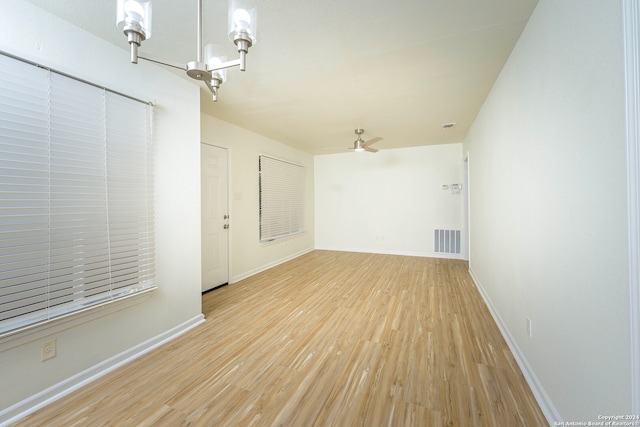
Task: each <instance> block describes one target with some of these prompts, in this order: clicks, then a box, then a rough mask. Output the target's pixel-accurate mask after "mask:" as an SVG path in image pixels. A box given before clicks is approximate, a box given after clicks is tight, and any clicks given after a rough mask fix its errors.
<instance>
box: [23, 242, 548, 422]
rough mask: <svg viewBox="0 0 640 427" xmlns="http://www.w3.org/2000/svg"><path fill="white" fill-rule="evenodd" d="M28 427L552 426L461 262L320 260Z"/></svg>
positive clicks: (219, 308)
mask: <svg viewBox="0 0 640 427" xmlns="http://www.w3.org/2000/svg"><path fill="white" fill-rule="evenodd" d="M203 310H204V313H205V315H206V318H207V322H205V324H203V325H201V326H198V327H197V328H195V329H193V330H191V331H189V332H187V333H186V334H184V335H182V336H181V337H179V338H178V339H176V340H173V341H171V342H170V343H168V344H166V345H164V346H163V347H160V348H158V349H156V350H154V351H153V352H151V353H149V354H148V355H145V356H143V357H142V358H140V359H137V360H136V361H134V362H132V363H130V364H128V365H126V366H124V367H122V368H120V369H118V370H116V371H114V372H112V373H110V374H108V375H106V376H104V377H102V378H101V379H99V380H97V381H95V382H93V383H91V384H89V385H87V386H86V387H84V388H83V389H81V390H78V391H77V392H75V393H73V394H71V395H69V396H67V397H65V398H63V399H61V400H59V401H57V402H55V403H53V404H51V405H50V406H48V407H46V408H44V409H42V410H40V411H39V412H36V413H34V414H32V415H31V416H29V417H28V418H26V419H24V420H22V421H21V422H20V423H18V424H17V425H19V426H45V425H46V426H59V425H60V426H101V425H113V426H115V425H117V426H139V425H148V426H151V425H153V426H182V425H193V426H201V425H202V426H275V425H279V426H280V425H281V426H293V427H298V426H340V427H343V426H367V427H369V426H434V427H437V426H474V427H475V426H500V427H502V426H509V427H511V426H527V427H531V426H545V425H548V424H547V423H546V421H545V419H544V417H543V415H542V413H541V411H540V409H539V407H538V405H537V404H536V402H535V399H534V398H533V395H532V393H531V391H530V389H529V387H528V386H527V384H526V382H525V380H524V378H523V376H522V373H521V372H520V370H519V369H518V366H517V364H516V362H515V361H514V359H513V356H512V355H511V353H510V351H509V349H508V347H507V345H506V343H505V342H504V340H503V338H502V336H501V335H500V333H499V331H498V328H497V327H496V325H495V323H494V322H493V319H492V318H491V315H490V314H489V312H488V310H487V308H486V306H485V305H484V302H483V301H482V298H481V297H480V295H479V294H478V292H477V290H476V289H475V287H474V285H473V283H472V281H471V278H470V277H469V275H468V273H467V265H466V263H465V262H463V261H455V260H442V259H431V258H417V257H403V256H392V255H376V254H361V253H344V252H329V251H314V252H311V253H309V254H306V255H304V256H302V257H299V258H297V259H295V260H293V261H290V262H288V263H285V264H282V265H280V266H277V267H275V268H273V269H271V270H268V271H266V272H263V273H261V274H258V275H255V276H253V277H250V278H248V279H245V280H243V281H241V282H238V283H236V284H233V285H230V286H227V287H224V288H220V289H217V290H214V291H212V292H210V293H208V294H205V296H204V297H203Z"/></svg>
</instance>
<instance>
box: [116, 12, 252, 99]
mask: <svg viewBox="0 0 640 427" xmlns="http://www.w3.org/2000/svg"><path fill="white" fill-rule="evenodd" d="M117 2H118V3H117V5H118V8H117V17H116V25H117V26H118V28H119V29H120V30H121V31H122V32H123V33H124V35H125V36H127V40H128V42H129V45H130V46H131V62H132V63H134V64H137V63H138V58H140V59H145V60H147V61H151V62H156V63H159V64H162V65H167V66H170V67H174V68H179V69H181V70H184V71H186V72H187V75H188V76H189V77H191V78H193V79H196V80H200V81H203V82H204V83H205V84H206V85H207V87H208V88H209V90H210V91H211V93H212V94H213V101H217V100H218V89H219V88H220V85H221V84H222V83H224V82H225V81H226V79H227V68H232V67H238V66H239V67H240V71H245V69H246V61H247V59H246V57H247V53H248V52H249V48H250V47H251V46H253V45H254V44H255V43H256V18H257V14H256V8H255V6H254V0H230V1H229V12H228V15H229V39H231V41H233V43H234V44H235V45H236V48H237V49H238V53H239V54H240V58H239V59H236V60H232V61H227V57H226V55H225V53H224V49H223V48H222V46H219V45H216V44H208V45H206V46H205V47H204V49H203V48H202V0H197V27H198V28H197V40H196V44H197V46H196V47H197V56H196V60H195V61H190V62H187V64H186V65H185V66H180V65H175V64H170V63H167V62H163V61H160V60H157V59H152V58H149V57H144V56H139V55H138V48H139V47H140V44H141V43H142V42H143V41H144V40H146V39H149V38H151V0H117Z"/></svg>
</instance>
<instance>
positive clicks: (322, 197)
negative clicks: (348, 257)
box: [315, 144, 464, 257]
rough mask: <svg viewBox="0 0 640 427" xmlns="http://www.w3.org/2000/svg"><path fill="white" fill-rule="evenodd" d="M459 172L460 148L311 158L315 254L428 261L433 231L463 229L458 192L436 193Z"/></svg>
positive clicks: (458, 179)
mask: <svg viewBox="0 0 640 427" xmlns="http://www.w3.org/2000/svg"><path fill="white" fill-rule="evenodd" d="M462 166H463V157H462V144H448V145H436V146H424V147H413V148H402V149H390V150H380V151H378V152H377V153H375V154H374V153H366V152H365V153H354V152H350V153H339V154H330V155H322V156H316V158H315V168H316V178H315V182H316V206H315V209H316V247H317V248H319V249H331V250H345V251H358V252H376V253H393V254H403V255H414V256H434V253H433V230H434V229H436V228H440V229H462V228H463V226H464V222H463V220H464V216H463V198H464V192H461V193H460V194H452V192H451V191H450V190H442V185H443V184H446V185H450V184H453V183H459V184H461V183H462V181H463V168H462ZM461 255H462V256H464V254H461ZM450 257H454V256H450ZM456 257H458V256H456Z"/></svg>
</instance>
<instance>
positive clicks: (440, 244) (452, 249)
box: [433, 229, 460, 254]
mask: <svg viewBox="0 0 640 427" xmlns="http://www.w3.org/2000/svg"><path fill="white" fill-rule="evenodd" d="M433 251H434V252H435V253H439V254H459V253H460V230H438V229H436V230H434V236H433Z"/></svg>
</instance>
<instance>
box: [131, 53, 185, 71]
mask: <svg viewBox="0 0 640 427" xmlns="http://www.w3.org/2000/svg"><path fill="white" fill-rule="evenodd" d="M138 58H139V59H144V60H145V61H149V62H154V63H156V64H160V65H166V66H167V67H173V68H177V69H179V70H182V71H184V70H185V66H184V65H182V64H180V63H178V62H173V61H171V62H169V61H166V60H162V61H161V60H159V59H154V58H149V57H145V56H138Z"/></svg>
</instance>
